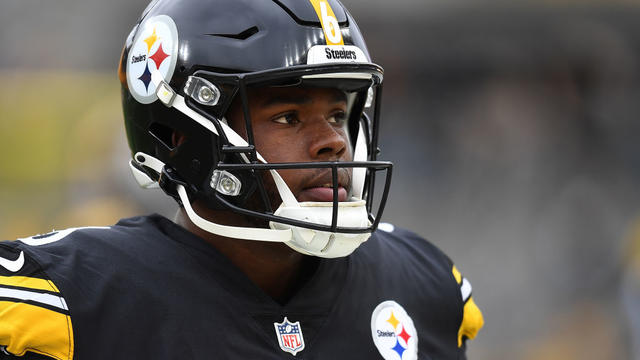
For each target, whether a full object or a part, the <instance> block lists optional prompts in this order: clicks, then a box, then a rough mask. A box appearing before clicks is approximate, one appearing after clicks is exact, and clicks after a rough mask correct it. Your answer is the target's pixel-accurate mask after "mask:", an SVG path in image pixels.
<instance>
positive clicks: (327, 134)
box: [175, 88, 352, 303]
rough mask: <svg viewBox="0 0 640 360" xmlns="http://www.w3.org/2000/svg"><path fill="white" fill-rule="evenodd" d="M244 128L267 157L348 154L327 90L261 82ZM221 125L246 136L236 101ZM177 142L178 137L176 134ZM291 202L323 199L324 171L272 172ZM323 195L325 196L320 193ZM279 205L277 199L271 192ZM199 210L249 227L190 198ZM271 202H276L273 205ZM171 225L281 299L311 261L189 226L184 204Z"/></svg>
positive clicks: (338, 157)
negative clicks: (265, 86) (226, 124)
mask: <svg viewBox="0 0 640 360" xmlns="http://www.w3.org/2000/svg"><path fill="white" fill-rule="evenodd" d="M249 110H250V116H251V124H252V125H251V126H252V128H253V133H254V136H255V144H256V148H257V149H258V152H259V153H260V154H261V155H262V156H263V157H264V158H265V159H266V160H267V161H268V162H270V163H280V162H314V161H349V160H351V158H352V154H351V150H350V149H351V146H350V143H349V136H348V133H347V130H346V116H345V113H346V111H347V103H346V101H345V98H344V95H343V94H342V93H341V92H339V91H337V90H334V89H321V88H269V89H261V90H258V91H254V92H250V93H249ZM227 120H228V122H229V125H230V126H231V127H232V128H233V129H234V130H236V132H238V133H239V134H240V135H241V136H244V137H245V138H246V126H245V121H244V116H243V112H242V109H241V107H240V106H239V104H237V103H236V104H234V105H233V106H232V108H231V109H230V110H229V112H228V114H227ZM176 142H177V143H179V142H180V139H177V140H176ZM279 173H280V175H281V176H282V178H283V179H284V180H285V182H286V183H287V185H288V186H289V188H290V189H291V191H292V192H293V194H294V195H295V196H296V198H297V199H298V201H331V200H330V198H329V199H326V197H327V196H330V194H331V190H330V189H326V188H325V189H322V188H321V186H322V185H323V184H327V183H331V172H330V171H328V170H327V169H304V170H281V171H279ZM349 178H350V174H349V172H348V171H347V170H346V169H343V171H341V172H340V174H339V183H340V185H341V186H343V187H344V188H345V189H341V190H340V194H339V197H340V201H344V200H346V196H347V195H346V193H347V189H348V188H349ZM265 180H267V181H266V182H265V186H266V187H267V190H268V192H269V193H271V194H277V192H276V191H275V189H274V185H273V183H272V182H270V181H268V180H269V178H267V179H265ZM328 194H329V195H328ZM272 203H274V204H279V203H280V199H279V197H277V196H275V197H272ZM193 207H194V209H195V210H196V212H197V213H198V214H200V216H202V217H204V218H206V219H209V220H211V221H215V222H218V223H222V224H226V225H232V226H249V227H255V226H256V224H255V222H253V223H252V221H251V220H250V219H247V218H246V217H244V216H241V215H238V214H235V213H232V212H228V211H214V210H211V209H209V208H207V207H205V206H204V205H203V204H202V203H200V202H198V201H196V202H195V203H194V204H193ZM276 207H277V205H276ZM175 221H176V223H177V224H179V225H181V226H183V227H184V228H186V229H187V230H189V231H191V232H192V233H194V234H196V235H198V236H200V237H201V238H203V239H204V240H205V241H207V242H208V243H210V244H211V245H212V246H214V247H215V248H216V249H217V250H218V251H220V252H221V253H222V254H224V255H225V256H227V257H228V258H229V259H230V260H231V262H232V263H233V264H234V265H235V266H237V267H238V268H239V269H240V270H241V271H242V272H244V273H245V274H246V275H247V277H248V278H249V279H250V280H251V281H252V282H253V283H254V284H256V285H257V286H258V287H260V288H261V289H262V290H263V291H264V292H265V293H267V294H268V295H269V296H271V297H272V298H273V299H274V300H276V301H278V302H280V303H284V302H286V301H287V300H288V299H289V298H290V297H291V296H292V295H293V294H294V293H295V292H296V290H297V289H298V288H299V287H300V286H301V285H302V284H303V283H304V281H305V280H306V279H307V278H308V277H309V276H310V275H311V274H312V273H313V271H314V269H315V267H316V266H317V262H318V259H317V258H314V257H310V256H305V255H303V254H300V253H298V252H296V251H294V250H292V249H291V248H290V247H288V246H286V245H285V244H283V243H269V242H261V241H249V240H239V239H230V238H225V237H221V236H218V235H215V234H211V233H209V232H206V231H204V230H202V229H200V228H199V227H197V226H196V225H194V224H193V223H192V222H191V220H189V217H188V216H187V214H186V212H185V211H184V209H182V208H181V209H180V210H179V211H178V213H177V215H176V220H175Z"/></svg>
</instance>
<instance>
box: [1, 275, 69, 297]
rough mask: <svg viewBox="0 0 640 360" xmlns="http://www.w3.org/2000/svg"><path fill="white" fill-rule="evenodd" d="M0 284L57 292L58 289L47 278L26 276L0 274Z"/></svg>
mask: <svg viewBox="0 0 640 360" xmlns="http://www.w3.org/2000/svg"><path fill="white" fill-rule="evenodd" d="M0 285H9V286H18V287H23V288H28V289H33V290H45V291H53V292H56V293H59V292H60V290H58V288H57V287H56V286H55V285H54V284H53V283H52V282H51V281H49V280H45V279H38V278H33V277H27V276H0Z"/></svg>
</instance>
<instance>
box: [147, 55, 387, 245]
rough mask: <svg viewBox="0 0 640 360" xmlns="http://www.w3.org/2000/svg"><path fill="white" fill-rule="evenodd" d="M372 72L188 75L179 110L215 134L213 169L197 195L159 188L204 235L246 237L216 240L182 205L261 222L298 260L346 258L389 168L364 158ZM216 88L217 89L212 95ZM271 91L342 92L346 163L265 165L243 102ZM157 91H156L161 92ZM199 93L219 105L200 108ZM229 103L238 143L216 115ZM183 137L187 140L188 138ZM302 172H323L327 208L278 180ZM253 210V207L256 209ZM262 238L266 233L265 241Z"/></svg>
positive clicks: (368, 220)
mask: <svg viewBox="0 0 640 360" xmlns="http://www.w3.org/2000/svg"><path fill="white" fill-rule="evenodd" d="M345 67H346V69H345ZM349 70H355V71H349ZM376 70H378V69H376V67H375V66H372V67H371V68H369V69H364V70H363V67H362V66H359V67H357V68H356V67H354V68H353V69H349V67H348V66H344V65H343V66H340V67H336V66H335V65H333V66H320V67H311V68H310V67H304V68H302V67H301V68H300V69H297V71H295V70H293V71H292V69H287V70H286V71H270V72H263V73H253V74H235V75H229V74H217V73H214V72H208V71H203V70H201V71H197V72H195V73H194V74H193V76H192V77H191V78H190V81H188V82H191V84H188V85H187V86H186V87H185V90H189V92H190V93H191V94H194V95H191V96H189V97H185V98H184V102H185V104H186V106H187V107H188V108H190V109H192V110H193V111H194V112H195V114H197V115H195V116H194V115H193V114H192V116H190V117H196V118H198V119H194V120H197V122H199V123H203V122H205V121H206V122H207V123H208V124H207V125H208V126H206V127H207V128H208V130H209V131H212V130H213V131H212V132H215V133H216V134H218V135H214V134H212V136H217V141H215V143H216V144H217V148H215V149H212V151H213V152H214V154H213V158H214V159H218V161H217V163H216V164H214V166H212V167H211V169H210V171H209V175H208V176H207V178H206V180H205V181H204V183H203V184H200V186H199V187H198V186H193V185H192V186H187V187H184V186H183V185H181V184H180V183H181V182H182V183H183V184H188V182H186V181H180V179H179V175H177V174H176V172H174V173H173V174H165V176H164V177H165V179H167V181H165V182H164V183H163V182H161V184H162V185H164V186H163V188H164V189H165V191H166V192H167V193H169V194H170V195H173V196H174V197H176V198H177V199H179V200H180V201H181V202H182V203H183V205H185V209H186V210H187V214H188V215H189V217H190V218H191V220H192V221H193V222H194V223H195V224H196V225H198V226H199V227H202V228H203V229H204V230H206V231H210V232H212V233H217V234H219V235H223V236H230V235H233V236H231V237H237V238H247V237H248V234H247V233H246V232H244V231H237V232H235V233H234V234H229V233H228V232H225V233H224V234H221V233H220V232H219V231H217V230H216V227H215V226H214V227H212V226H208V225H206V224H207V222H203V221H194V220H196V218H197V217H199V216H198V215H197V214H196V213H195V211H193V210H192V209H189V208H190V204H185V203H190V202H192V201H193V200H195V199H198V200H202V201H204V202H205V203H206V204H207V206H208V207H210V208H216V209H227V210H231V211H233V212H236V213H239V214H243V215H245V216H247V217H250V218H254V219H260V220H261V221H264V222H265V223H266V222H268V223H269V227H270V230H271V231H279V232H287V231H289V232H290V233H291V236H290V238H289V239H287V240H286V241H284V242H285V243H287V244H288V245H289V246H291V247H292V248H294V249H295V250H297V251H300V252H303V253H305V254H311V255H316V256H323V257H336V256H345V255H347V254H348V253H350V252H352V251H353V250H354V249H355V248H356V247H357V246H358V245H359V244H360V243H361V242H363V241H365V240H366V239H367V238H368V237H369V236H370V233H371V232H372V231H373V230H375V228H376V227H377V224H378V222H379V218H380V216H379V215H380V214H381V209H382V207H383V206H384V202H385V201H386V196H387V194H388V189H389V181H390V177H391V164H390V163H387V162H378V161H375V155H376V154H375V151H373V152H371V150H372V149H377V146H376V144H375V143H374V142H373V141H372V140H373V136H372V134H371V133H372V132H374V130H375V127H376V126H377V113H376V112H375V111H374V115H373V119H371V118H370V117H369V116H368V115H367V114H366V112H364V111H363V109H365V108H366V109H369V108H370V107H368V108H367V105H369V104H368V103H369V102H374V103H378V104H379V97H380V87H379V85H380V83H381V73H380V72H379V71H376ZM231 79H235V83H236V86H235V87H234V86H229V84H231V83H233V82H234V81H232V80H231ZM194 82H195V83H198V84H200V86H201V87H209V88H210V89H208V90H202V89H187V87H188V86H193V83H194ZM215 84H222V85H221V86H220V88H219V87H218V86H216V85H215ZM211 87H215V88H211ZM270 87H271V88H273V87H318V88H333V89H338V90H340V91H342V92H344V93H345V94H346V99H347V104H348V110H349V111H348V115H347V116H348V120H347V127H348V130H349V133H350V135H351V136H350V138H351V141H350V142H351V143H352V144H354V146H353V148H352V149H351V153H352V154H353V161H314V162H287V163H268V162H267V161H266V159H264V158H263V157H262V156H261V155H260V149H257V148H256V145H255V136H256V134H254V133H253V130H252V123H251V114H250V111H249V103H250V101H251V99H250V95H249V94H251V93H254V91H253V89H268V88H270ZM158 88H159V89H162V86H159V87H158ZM221 89H222V90H221ZM370 89H371V90H370ZM185 92H186V91H185ZM371 92H373V93H374V97H376V98H377V99H375V100H377V101H372V100H373V99H371V95H372V94H371ZM202 93H206V94H211V93H219V94H220V95H219V96H220V98H224V99H226V101H225V102H222V103H219V102H216V103H215V104H213V105H207V104H203V103H202V101H201V100H202V99H199V98H197V95H198V94H202ZM228 94H230V95H228ZM160 98H161V99H162V97H160ZM234 99H235V101H236V103H239V104H240V107H241V108H242V113H243V115H244V116H243V117H244V122H245V123H244V129H246V132H245V133H244V134H242V135H240V134H238V133H237V132H236V131H235V130H233V129H231V127H229V125H228V124H227V121H226V119H225V118H224V117H223V116H221V115H220V112H222V111H227V110H228V109H229V108H230V104H231V102H233V100H234ZM170 105H173V104H170ZM378 109H379V108H378ZM373 110H376V109H375V108H374V109H373ZM188 116H189V115H188ZM354 133H355V134H357V135H354ZM186 136H187V138H188V137H189V134H186ZM201 151H202V150H201ZM179 152H180V149H177V151H176V153H179ZM168 165H171V164H168ZM308 169H316V171H321V170H320V169H326V170H325V171H326V172H327V173H330V174H331V175H330V177H331V185H332V191H333V200H332V201H330V202H299V201H298V200H297V199H296V198H295V196H294V195H293V193H292V192H291V190H290V189H289V187H288V185H287V184H286V183H285V182H284V180H283V179H282V177H281V176H280V175H279V173H278V172H279V171H280V172H282V171H291V170H298V171H307V170H308ZM379 171H383V172H385V173H386V177H385V180H386V181H385V186H384V189H383V193H382V196H381V198H380V201H379V203H378V205H379V209H378V210H377V211H375V212H373V211H372V208H373V202H374V200H373V188H374V187H375V181H374V179H375V175H376V173H377V172H379ZM340 172H342V176H340V174H339V173H340ZM345 173H348V174H349V176H348V178H349V182H350V184H349V185H350V188H349V189H347V190H348V192H349V194H348V196H349V198H348V199H347V201H338V200H339V199H338V192H339V185H340V181H339V178H344V174H345ZM265 179H266V180H267V181H265ZM343 182H344V181H343ZM173 183H177V186H183V188H184V190H185V191H184V193H185V194H186V196H183V195H181V194H180V192H179V191H175V190H174V191H172V189H171V188H172V187H174V186H176V185H174V184H173ZM269 185H271V186H269ZM343 185H344V184H343ZM274 186H275V190H276V191H277V194H278V197H279V199H278V198H276V199H275V201H274V197H273V196H270V195H269V190H270V189H273V188H274ZM257 199H259V200H258V201H257ZM258 204H259V206H257V207H256V205H258ZM374 214H375V215H374ZM202 220H204V219H202ZM253 223H255V222H253ZM201 225H203V226H201ZM256 230H258V229H256ZM268 231H269V230H266V229H265V231H264V233H265V234H266V233H267V232H268ZM260 237H261V236H259V235H258V236H257V238H255V239H254V240H271V238H269V236H264V238H260ZM279 238H280V237H279ZM278 241H279V240H278Z"/></svg>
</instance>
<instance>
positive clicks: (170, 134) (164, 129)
mask: <svg viewBox="0 0 640 360" xmlns="http://www.w3.org/2000/svg"><path fill="white" fill-rule="evenodd" d="M149 134H151V136H153V137H154V138H155V139H156V140H158V142H159V143H160V144H161V145H163V146H164V147H165V148H166V150H169V151H173V150H174V149H175V148H176V147H178V145H180V144H181V143H183V142H184V139H185V137H184V136H183V135H182V134H181V133H179V132H176V131H175V130H173V129H172V128H170V127H168V126H166V125H164V124H160V123H157V122H154V123H153V124H151V126H149Z"/></svg>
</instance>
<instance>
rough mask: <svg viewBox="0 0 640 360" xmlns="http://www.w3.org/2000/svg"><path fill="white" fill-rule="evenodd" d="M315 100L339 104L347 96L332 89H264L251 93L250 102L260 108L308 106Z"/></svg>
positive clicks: (345, 99)
mask: <svg viewBox="0 0 640 360" xmlns="http://www.w3.org/2000/svg"><path fill="white" fill-rule="evenodd" d="M317 99H326V100H327V101H329V102H331V103H340V102H346V101H347V95H346V94H345V93H344V92H343V91H341V90H338V89H333V88H319V87H318V88H312V87H287V88H282V87H266V88H261V89H257V91H254V92H252V94H251V99H250V100H251V101H252V102H254V101H255V102H257V103H258V104H259V105H261V106H273V105H280V104H294V105H303V104H310V103H312V102H313V101H314V100H317Z"/></svg>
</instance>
